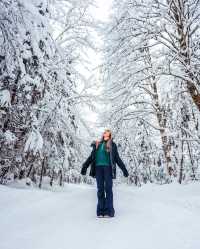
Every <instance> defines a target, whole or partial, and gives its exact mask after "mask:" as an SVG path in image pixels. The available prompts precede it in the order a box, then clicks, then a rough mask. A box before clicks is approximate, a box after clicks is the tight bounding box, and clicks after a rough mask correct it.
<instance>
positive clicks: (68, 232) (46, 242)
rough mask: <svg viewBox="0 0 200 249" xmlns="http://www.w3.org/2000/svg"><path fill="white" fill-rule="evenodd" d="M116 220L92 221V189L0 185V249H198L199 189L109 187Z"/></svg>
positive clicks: (173, 185)
mask: <svg viewBox="0 0 200 249" xmlns="http://www.w3.org/2000/svg"><path fill="white" fill-rule="evenodd" d="M113 192H114V207H115V212H116V217H114V218H110V219H109V218H107V219H106V218H104V219H99V218H96V212H95V210H96V186H87V185H73V184H69V185H67V184H66V185H65V187H64V188H63V189H61V188H56V187H55V188H53V191H49V190H39V189H36V188H29V189H24V188H17V189H16V188H12V187H6V186H1V185H0V207H1V209H0V210H1V211H0V248H1V249H79V248H82V249H86V248H87V249H199V248H200V184H199V183H194V184H190V185H184V186H180V185H178V184H170V185H163V186H158V185H153V184H152V185H150V184H147V185H145V186H143V187H141V188H136V187H133V186H132V187H131V186H125V185H117V186H114V187H113Z"/></svg>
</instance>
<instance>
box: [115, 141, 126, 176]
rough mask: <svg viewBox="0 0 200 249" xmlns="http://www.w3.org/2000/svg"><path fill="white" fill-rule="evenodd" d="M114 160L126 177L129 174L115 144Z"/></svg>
mask: <svg viewBox="0 0 200 249" xmlns="http://www.w3.org/2000/svg"><path fill="white" fill-rule="evenodd" d="M115 161H116V163H117V165H118V166H119V167H120V169H121V170H122V172H123V174H124V176H125V177H127V176H128V175H129V173H128V171H127V169H126V166H125V164H124V163H123V161H122V159H121V158H120V156H119V153H118V149H117V145H115Z"/></svg>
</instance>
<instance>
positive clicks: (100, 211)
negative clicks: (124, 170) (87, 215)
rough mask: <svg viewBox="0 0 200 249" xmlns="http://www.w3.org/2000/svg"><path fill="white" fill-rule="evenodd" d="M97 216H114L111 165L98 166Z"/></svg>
mask: <svg viewBox="0 0 200 249" xmlns="http://www.w3.org/2000/svg"><path fill="white" fill-rule="evenodd" d="M96 182H97V197H98V203H97V210H96V212H97V215H110V216H114V214H115V210H114V208H113V191H112V186H113V181H112V168H111V165H109V166H107V165H104V166H96Z"/></svg>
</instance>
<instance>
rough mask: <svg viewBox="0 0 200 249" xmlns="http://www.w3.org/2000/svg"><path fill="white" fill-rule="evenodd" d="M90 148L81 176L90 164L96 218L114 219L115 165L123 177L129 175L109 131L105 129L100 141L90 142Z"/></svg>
mask: <svg viewBox="0 0 200 249" xmlns="http://www.w3.org/2000/svg"><path fill="white" fill-rule="evenodd" d="M91 146H92V148H93V149H92V152H91V154H90V156H89V157H88V158H87V160H86V161H85V162H84V163H83V165H82V169H81V174H82V175H85V174H86V171H87V168H88V167H89V165H90V164H91V169H90V173H89V175H90V176H92V177H94V178H96V182H97V197H98V203H97V209H96V214H97V217H99V218H101V217H114V215H115V210H114V207H113V191H112V186H113V182H112V180H113V179H116V163H117V165H118V166H119V167H120V169H121V170H122V172H123V175H124V177H128V175H129V174H128V171H127V169H126V167H125V165H124V163H123V162H122V160H121V158H120V156H119V154H118V150H117V145H116V143H115V142H113V139H112V134H111V131H110V130H108V129H106V130H105V131H104V133H103V136H102V138H101V140H100V141H96V142H95V141H94V142H92V144H91ZM105 194H106V195H105Z"/></svg>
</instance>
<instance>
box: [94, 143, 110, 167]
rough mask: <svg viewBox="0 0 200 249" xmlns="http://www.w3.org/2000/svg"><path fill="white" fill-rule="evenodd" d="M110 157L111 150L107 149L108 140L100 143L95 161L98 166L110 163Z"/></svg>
mask: <svg viewBox="0 0 200 249" xmlns="http://www.w3.org/2000/svg"><path fill="white" fill-rule="evenodd" d="M109 159H110V157H109V152H107V151H106V142H105V141H103V142H102V143H100V144H99V146H98V148H97V150H96V155H95V162H96V165H97V166H101V165H109V164H110V160H109Z"/></svg>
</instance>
